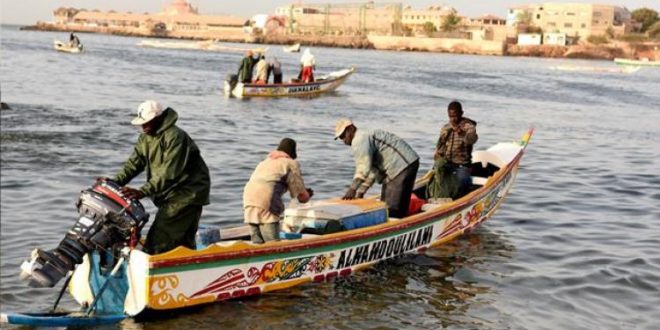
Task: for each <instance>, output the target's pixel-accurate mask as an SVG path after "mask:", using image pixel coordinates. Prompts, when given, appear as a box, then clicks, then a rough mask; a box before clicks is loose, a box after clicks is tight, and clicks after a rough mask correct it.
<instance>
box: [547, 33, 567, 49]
mask: <svg viewBox="0 0 660 330" xmlns="http://www.w3.org/2000/svg"><path fill="white" fill-rule="evenodd" d="M543 44H544V45H555V46H566V34H565V33H544V34H543Z"/></svg>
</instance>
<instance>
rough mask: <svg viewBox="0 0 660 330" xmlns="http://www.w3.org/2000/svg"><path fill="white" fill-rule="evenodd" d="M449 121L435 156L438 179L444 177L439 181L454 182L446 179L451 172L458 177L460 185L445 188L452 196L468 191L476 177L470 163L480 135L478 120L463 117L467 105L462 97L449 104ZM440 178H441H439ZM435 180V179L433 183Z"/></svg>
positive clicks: (458, 196)
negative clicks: (459, 100)
mask: <svg viewBox="0 0 660 330" xmlns="http://www.w3.org/2000/svg"><path fill="white" fill-rule="evenodd" d="M447 115H448V117H449V123H447V124H445V125H444V126H443V127H442V129H441V130H440V137H439V138H438V142H437V144H436V148H435V153H434V156H433V159H434V160H435V164H434V169H435V173H434V175H435V176H436V178H434V181H435V180H439V181H444V182H439V183H438V184H442V185H450V184H451V183H449V182H447V181H449V180H443V178H447V177H448V175H451V176H453V177H454V178H455V181H456V185H457V187H449V188H446V189H443V190H444V191H447V192H448V193H447V194H449V196H429V197H451V198H453V199H457V198H460V197H462V196H464V195H466V194H467V193H468V190H469V188H470V185H471V184H472V179H471V177H470V172H471V170H470V165H471V164H472V148H473V146H474V144H475V143H476V142H477V139H478V138H479V137H478V136H477V122H476V121H474V120H472V119H470V118H465V117H463V106H462V105H461V103H460V102H458V101H452V102H451V103H449V106H447ZM436 182H438V181H436ZM432 184H433V183H432Z"/></svg>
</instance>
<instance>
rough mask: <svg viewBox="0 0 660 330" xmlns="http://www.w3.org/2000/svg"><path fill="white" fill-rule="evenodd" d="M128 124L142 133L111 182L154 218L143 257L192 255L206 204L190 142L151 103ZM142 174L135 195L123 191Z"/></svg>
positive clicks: (170, 116) (200, 163) (203, 172)
mask: <svg viewBox="0 0 660 330" xmlns="http://www.w3.org/2000/svg"><path fill="white" fill-rule="evenodd" d="M137 114H138V116H137V118H135V119H133V121H131V124H133V125H135V126H141V127H142V134H140V136H139V137H138V141H137V144H136V145H135V148H134V149H133V153H132V154H131V156H130V157H129V158H128V160H127V161H126V162H125V163H124V167H123V168H122V169H121V170H120V171H119V173H117V175H116V176H115V177H114V178H112V180H113V181H115V182H117V183H118V184H119V185H121V186H124V187H123V188H122V193H123V194H124V196H126V197H127V198H136V199H141V198H143V197H150V198H151V199H152V201H153V202H154V205H156V207H158V212H157V213H156V217H155V219H154V222H153V224H152V225H151V228H150V229H149V233H148V234H147V240H146V242H145V244H144V251H145V252H147V253H149V254H158V253H163V252H166V251H169V250H171V249H173V248H175V247H177V246H185V247H188V248H191V249H195V234H196V233H197V227H198V224H199V219H200V217H201V215H202V206H204V205H208V204H209V191H210V188H211V180H210V177H209V169H208V168H207V167H206V163H205V162H204V159H203V158H202V155H201V153H200V151H199V148H197V145H196V144H195V142H194V141H193V140H192V139H191V138H190V136H188V134H187V133H186V132H185V131H183V130H182V129H180V128H179V127H177V126H176V125H175V124H176V121H177V119H178V115H177V113H176V111H174V109H172V108H167V109H163V107H162V106H161V105H160V104H159V103H158V102H156V101H145V102H143V103H142V104H140V106H139V107H138V111H137ZM143 171H146V174H147V178H146V179H147V181H146V183H145V184H144V185H143V186H142V187H140V188H139V189H135V188H131V187H128V186H125V185H126V184H128V183H129V182H130V181H131V180H132V179H133V178H135V177H136V176H137V175H138V174H140V173H142V172H143Z"/></svg>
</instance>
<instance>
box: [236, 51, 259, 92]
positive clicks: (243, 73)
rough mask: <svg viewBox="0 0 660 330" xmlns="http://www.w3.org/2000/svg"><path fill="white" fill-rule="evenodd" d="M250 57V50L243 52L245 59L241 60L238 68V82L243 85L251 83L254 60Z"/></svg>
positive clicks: (251, 54)
mask: <svg viewBox="0 0 660 330" xmlns="http://www.w3.org/2000/svg"><path fill="white" fill-rule="evenodd" d="M252 56H253V53H252V51H251V50H248V51H247V52H245V57H243V59H242V60H241V65H240V66H239V68H238V81H240V82H242V83H245V84H249V83H252V70H253V68H254V64H255V59H254V58H253V57H252Z"/></svg>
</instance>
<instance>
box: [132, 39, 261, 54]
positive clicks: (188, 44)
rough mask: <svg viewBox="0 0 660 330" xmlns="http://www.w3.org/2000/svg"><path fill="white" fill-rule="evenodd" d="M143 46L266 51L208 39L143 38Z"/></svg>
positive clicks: (140, 44) (223, 50)
mask: <svg viewBox="0 0 660 330" xmlns="http://www.w3.org/2000/svg"><path fill="white" fill-rule="evenodd" d="M137 45H138V46H141V47H151V48H169V49H192V50H206V51H212V52H246V51H248V50H251V51H253V52H255V53H265V52H266V51H267V50H268V47H266V48H240V47H229V46H224V45H222V44H218V43H216V42H215V41H213V40H206V41H159V40H142V41H140V42H138V43H137Z"/></svg>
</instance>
